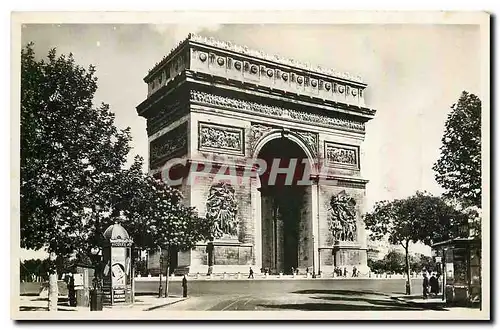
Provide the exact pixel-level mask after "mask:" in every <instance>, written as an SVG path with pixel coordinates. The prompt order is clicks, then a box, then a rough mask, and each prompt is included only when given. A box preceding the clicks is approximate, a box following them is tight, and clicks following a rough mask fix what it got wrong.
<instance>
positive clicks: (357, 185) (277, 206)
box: [137, 35, 375, 274]
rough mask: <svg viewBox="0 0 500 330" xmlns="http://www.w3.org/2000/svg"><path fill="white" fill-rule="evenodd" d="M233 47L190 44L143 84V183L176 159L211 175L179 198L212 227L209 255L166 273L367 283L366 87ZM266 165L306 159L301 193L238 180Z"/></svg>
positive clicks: (199, 250)
mask: <svg viewBox="0 0 500 330" xmlns="http://www.w3.org/2000/svg"><path fill="white" fill-rule="evenodd" d="M232 47H234V46H233V45H232V44H228V43H225V42H215V41H213V39H205V38H201V37H197V36H194V35H190V36H189V37H188V38H187V39H186V40H185V41H184V42H182V43H180V44H179V46H177V47H176V48H175V49H174V50H172V52H171V53H170V54H169V55H168V56H166V57H165V58H164V59H163V60H162V61H161V62H159V63H158V64H157V65H156V66H155V67H154V68H153V69H152V70H150V72H149V73H148V74H147V76H146V77H145V78H144V81H145V82H146V83H147V84H148V95H147V98H146V100H144V101H143V102H142V103H141V104H140V105H139V106H138V107H137V112H138V114H139V115H140V116H142V117H144V118H146V120H147V133H148V137H149V172H150V174H151V175H154V176H156V177H162V173H164V171H162V169H164V168H165V165H166V164H167V163H168V162H169V161H171V160H173V159H177V158H183V159H187V160H188V161H189V162H194V163H196V162H200V163H203V164H209V165H210V167H211V168H212V169H213V171H209V172H205V171H201V172H198V173H196V176H195V177H196V178H195V180H183V181H182V183H181V184H180V185H178V186H177V187H178V188H179V189H180V190H181V191H182V192H183V194H184V196H185V203H186V204H188V205H190V206H194V207H196V209H197V210H198V212H199V214H200V215H201V216H207V215H211V216H214V217H218V216H219V217H221V218H220V225H219V226H218V228H217V231H218V232H219V233H220V235H219V237H218V238H217V239H214V240H213V242H212V243H213V249H211V248H207V246H208V242H199V243H198V244H197V246H196V247H195V248H194V249H192V250H190V251H179V252H178V255H177V258H176V259H177V260H176V265H175V266H176V267H175V269H176V272H177V273H191V274H196V273H199V274H206V273H207V272H208V269H209V267H210V266H211V269H212V271H213V273H224V272H226V273H238V272H240V273H248V271H249V268H250V267H252V269H253V270H254V271H255V272H256V273H258V272H260V271H261V270H263V269H265V268H267V269H269V271H270V272H272V273H279V272H283V273H285V274H286V273H290V272H291V268H292V267H293V268H295V269H298V270H299V272H300V273H304V272H305V270H306V269H309V270H310V271H311V272H313V271H314V272H315V273H318V272H322V273H330V274H331V273H332V272H333V270H334V268H335V267H340V268H342V269H343V268H347V269H348V271H349V272H351V270H352V268H353V267H356V268H357V269H358V270H359V271H360V272H362V273H363V272H367V271H368V267H367V253H366V250H367V245H366V242H367V237H366V232H365V229H364V225H363V223H362V220H361V215H362V214H363V213H364V212H365V189H366V183H367V180H366V179H365V178H363V177H362V173H361V163H362V158H361V155H362V152H361V151H362V148H363V141H364V139H365V124H366V122H368V121H369V120H371V119H372V118H373V117H374V115H375V110H373V109H370V108H367V107H366V106H365V103H364V91H365V89H366V87H367V85H366V84H364V83H362V82H360V81H359V80H357V79H347V78H346V77H344V76H336V75H333V74H330V73H329V72H319V71H313V70H311V69H308V68H304V67H301V66H297V67H294V66H290V64H289V63H288V62H286V61H283V60H279V59H276V61H270V60H269V58H266V57H265V56H263V55H262V53H258V52H257V53H252V54H253V55H249V53H246V51H241V49H243V48H232ZM259 54H261V55H259ZM285 62H286V63H285ZM278 154H279V155H278ZM273 155H274V156H280V157H284V158H287V157H289V158H294V157H295V158H297V159H301V160H305V162H304V164H306V165H305V167H304V168H307V171H309V172H307V174H306V175H305V176H304V175H303V173H302V172H301V177H303V176H304V177H307V179H309V181H310V183H309V184H306V185H292V186H280V185H270V184H269V182H268V180H267V179H268V178H267V176H266V174H264V175H262V174H261V173H257V174H255V175H253V177H252V178H251V179H249V180H241V178H242V177H244V176H245V173H248V171H249V165H248V164H251V163H252V160H255V159H261V158H266V157H267V158H270V159H272V158H273ZM228 165H230V166H233V165H234V168H235V169H236V171H235V172H232V173H230V174H228V175H229V176H231V175H232V176H233V177H234V178H235V180H229V183H224V184H220V182H219V181H218V180H217V170H218V169H220V168H221V167H225V166H228ZM303 170H304V169H303ZM220 210H222V211H224V212H223V213H224V214H225V215H224V217H222V216H221V215H220V214H221V212H219V211H220ZM346 226H349V228H350V229H346ZM154 259H155V258H154V252H151V257H150V260H154ZM151 267H153V266H151Z"/></svg>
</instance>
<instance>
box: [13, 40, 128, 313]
mask: <svg viewBox="0 0 500 330" xmlns="http://www.w3.org/2000/svg"><path fill="white" fill-rule="evenodd" d="M94 73H95V69H94V67H93V66H90V67H89V68H88V69H84V68H82V67H81V66H79V65H77V64H75V61H74V59H73V56H72V54H69V56H65V55H61V56H59V57H57V56H56V51H55V49H52V50H50V51H49V53H48V57H47V59H46V60H43V59H42V60H37V59H36V58H35V52H34V49H33V44H32V43H30V44H28V45H27V46H26V47H25V48H24V49H23V50H22V51H21V161H20V165H21V166H20V167H21V168H20V171H21V178H20V209H21V212H20V216H21V246H22V247H24V248H28V249H35V250H37V249H42V248H45V249H46V250H47V252H49V253H55V254H56V255H57V257H58V258H65V257H67V256H68V255H71V254H73V253H75V251H76V252H80V253H85V252H87V251H88V249H89V245H90V244H91V243H90V240H89V237H90V236H91V235H92V234H91V233H92V231H94V230H95V225H96V224H95V221H92V220H95V215H93V214H92V212H93V211H94V212H95V211H96V210H95V209H94V207H93V205H94V203H95V202H96V196H95V194H94V193H95V192H96V191H98V188H99V186H100V185H101V184H102V182H105V181H106V180H107V179H108V178H109V177H112V176H113V175H114V174H115V173H117V172H119V171H120V170H121V167H122V165H123V164H125V161H126V156H127V154H128V152H129V150H130V147H129V141H130V133H129V129H125V130H118V129H117V128H116V127H115V126H114V114H113V113H111V111H110V110H109V107H108V106H107V105H106V104H102V105H101V106H99V107H93V105H92V100H93V96H94V93H95V91H96V89H97V78H96V77H95V76H94ZM51 269H52V270H53V271H52V274H51V275H53V276H52V277H51V279H52V281H51V284H49V286H50V287H53V286H54V285H56V282H54V281H57V274H56V273H55V267H52V268H51ZM56 287H57V286H56ZM49 291H50V290H49ZM51 292H52V291H51ZM54 294H57V291H55V293H54ZM52 298H53V297H52ZM52 300H53V299H52ZM56 301H57V300H56ZM55 308H56V306H53V302H52V303H49V309H55Z"/></svg>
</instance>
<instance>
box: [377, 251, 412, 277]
mask: <svg viewBox="0 0 500 330" xmlns="http://www.w3.org/2000/svg"><path fill="white" fill-rule="evenodd" d="M382 262H383V263H384V268H385V271H386V272H388V273H391V274H402V273H403V272H405V271H406V270H405V255H404V254H402V253H401V252H398V251H395V250H391V251H389V253H387V254H386V255H385V256H384V258H383V259H382Z"/></svg>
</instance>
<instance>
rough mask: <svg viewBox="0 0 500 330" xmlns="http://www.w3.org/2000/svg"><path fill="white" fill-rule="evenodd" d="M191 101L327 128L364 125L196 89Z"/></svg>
mask: <svg viewBox="0 0 500 330" xmlns="http://www.w3.org/2000/svg"><path fill="white" fill-rule="evenodd" d="M191 101H194V102H197V103H202V104H208V105H214V106H221V107H227V108H229V109H231V110H238V111H242V112H247V113H251V114H255V113H260V114H263V115H267V116H271V117H276V118H278V119H281V118H283V117H288V118H290V119H293V120H295V121H298V122H302V123H308V124H311V123H313V124H318V125H321V126H324V127H328V128H341V129H345V130H350V131H357V132H364V131H365V125H364V123H361V122H356V121H351V120H347V119H340V118H331V117H327V116H323V115H318V114H312V113H308V112H302V111H297V110H290V109H285V108H281V107H276V106H270V105H265V104H260V103H256V102H250V101H245V100H240V99H235V98H230V97H225V96H219V95H214V94H209V93H205V92H200V91H196V90H191Z"/></svg>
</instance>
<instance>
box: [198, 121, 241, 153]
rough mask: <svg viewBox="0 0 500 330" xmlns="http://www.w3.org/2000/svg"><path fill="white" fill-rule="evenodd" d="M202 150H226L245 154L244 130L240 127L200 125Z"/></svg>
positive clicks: (200, 145)
mask: <svg viewBox="0 0 500 330" xmlns="http://www.w3.org/2000/svg"><path fill="white" fill-rule="evenodd" d="M199 148H200V150H207V151H214V149H217V151H219V152H220V151H221V149H222V150H226V151H229V152H232V153H234V152H236V153H239V154H243V152H244V151H243V129H242V128H238V127H229V126H219V125H213V124H208V123H199Z"/></svg>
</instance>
